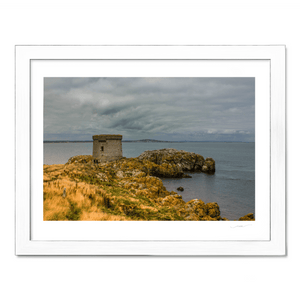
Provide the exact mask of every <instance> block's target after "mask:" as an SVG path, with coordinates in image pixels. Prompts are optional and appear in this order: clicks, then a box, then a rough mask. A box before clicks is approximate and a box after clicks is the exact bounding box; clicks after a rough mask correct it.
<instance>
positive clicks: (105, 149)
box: [93, 134, 123, 162]
mask: <svg viewBox="0 0 300 300" xmlns="http://www.w3.org/2000/svg"><path fill="white" fill-rule="evenodd" d="M93 157H94V162H107V161H113V160H116V159H120V158H122V157H123V152H122V135H119V134H114V135H112V134H103V135H94V136H93Z"/></svg>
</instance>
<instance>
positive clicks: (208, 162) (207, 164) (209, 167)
mask: <svg viewBox="0 0 300 300" xmlns="http://www.w3.org/2000/svg"><path fill="white" fill-rule="evenodd" d="M215 165H216V163H215V161H214V160H213V159H212V158H211V157H207V158H206V159H205V161H204V164H203V166H202V172H207V173H213V172H215V171H216V167H215Z"/></svg>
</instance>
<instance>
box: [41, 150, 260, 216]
mask: <svg viewBox="0 0 300 300" xmlns="http://www.w3.org/2000/svg"><path fill="white" fill-rule="evenodd" d="M184 172H205V173H213V172H215V161H214V160H213V159H212V158H206V159H204V157H203V156H201V155H199V154H195V153H191V152H186V151H182V150H181V151H178V150H175V149H162V150H154V151H145V152H143V153H142V154H141V155H140V156H138V157H137V158H124V157H123V158H122V159H119V160H116V161H112V162H106V163H99V164H95V163H93V157H92V156H91V155H78V156H74V157H71V158H70V159H69V160H68V162H67V163H66V164H60V165H44V220H128V221H130V220H134V221H137V220H141V221H142V220H144V221H145V220H148V221H152V220H153V221H154V220H161V221H162V220H170V221H171V220H173V221H177V220H178V221H179V220H190V221H228V219H226V218H222V216H221V212H220V208H219V205H218V204H217V203H215V202H213V203H204V202H203V201H202V200H200V199H192V200H190V201H189V202H185V201H183V199H182V197H181V196H180V195H178V193H176V192H174V191H171V192H169V191H167V190H166V188H165V187H164V185H163V183H162V180H161V179H160V178H184V177H190V176H189V175H187V174H185V173H184ZM239 220H241V221H242V220H245V221H251V220H252V221H254V220H255V219H254V216H253V214H248V215H246V216H244V217H241V218H240V219H239Z"/></svg>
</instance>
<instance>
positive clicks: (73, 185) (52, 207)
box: [44, 170, 129, 221]
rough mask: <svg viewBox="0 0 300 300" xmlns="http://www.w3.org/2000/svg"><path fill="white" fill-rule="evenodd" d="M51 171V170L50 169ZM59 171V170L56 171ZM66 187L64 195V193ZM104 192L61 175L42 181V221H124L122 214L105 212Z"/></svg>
mask: <svg viewBox="0 0 300 300" xmlns="http://www.w3.org/2000/svg"><path fill="white" fill-rule="evenodd" d="M51 171H52V170H51ZM56 172H59V171H56ZM64 189H66V195H65V197H64V196H63V194H64ZM105 197H109V196H108V195H106V192H105V191H104V190H102V189H100V188H99V187H97V186H94V185H91V184H88V183H85V182H77V181H75V180H71V179H70V178H67V177H62V178H59V179H56V180H53V181H51V182H50V181H45V182H44V221H51V220H52V221H53V220H56V221H64V220H65V221H67V220H81V221H101V220H103V221H124V220H129V219H127V218H125V217H123V216H115V215H111V214H107V213H106V212H104V211H103V208H104V207H105Z"/></svg>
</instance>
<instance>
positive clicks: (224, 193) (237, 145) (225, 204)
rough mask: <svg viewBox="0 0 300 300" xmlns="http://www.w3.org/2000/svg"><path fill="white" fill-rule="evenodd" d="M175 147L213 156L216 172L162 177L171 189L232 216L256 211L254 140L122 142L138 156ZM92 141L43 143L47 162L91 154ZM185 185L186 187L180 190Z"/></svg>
mask: <svg viewBox="0 0 300 300" xmlns="http://www.w3.org/2000/svg"><path fill="white" fill-rule="evenodd" d="M166 148H173V149H177V150H185V151H188V152H193V153H197V154H200V155H202V156H203V157H204V158H206V157H212V158H213V159H214V160H215V162H216V172H215V173H214V174H206V173H201V172H192V173H189V172H186V173H187V174H189V175H191V176H192V178H181V179H171V178H167V179H162V181H163V183H164V186H165V187H166V188H167V190H168V191H176V192H177V193H178V194H180V195H181V196H182V199H183V200H184V201H186V202H187V201H189V200H192V199H201V200H202V201H204V202H205V203H209V202H217V203H218V204H219V207H220V211H221V216H222V217H226V218H228V219H229V220H237V219H238V218H240V217H242V216H244V215H246V214H248V213H254V215H255V143H242V142H178V143H177V142H176V143H175V142H173V143H167V142H166V143H165V142H138V143H134V142H123V143H122V149H123V156H124V157H127V158H129V157H137V156H139V155H140V154H141V153H143V152H144V151H146V150H158V149H166ZM92 151H93V143H91V142H90V143H44V164H64V163H66V162H67V161H68V159H69V158H70V157H72V156H75V155H92ZM178 187H183V188H184V191H182V192H180V191H177V188H178Z"/></svg>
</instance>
